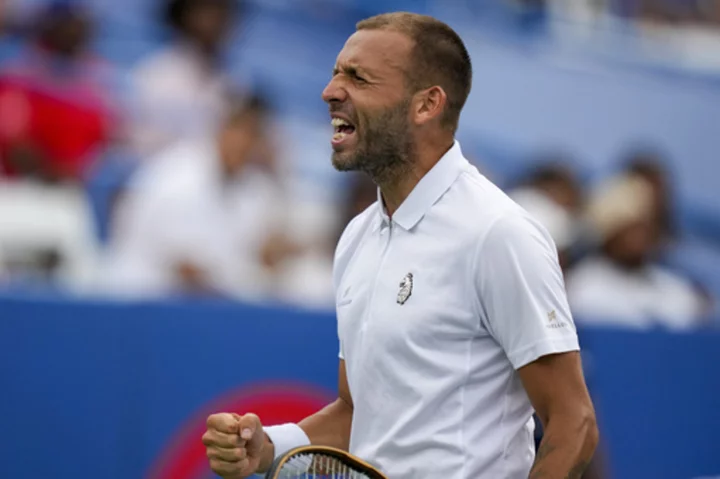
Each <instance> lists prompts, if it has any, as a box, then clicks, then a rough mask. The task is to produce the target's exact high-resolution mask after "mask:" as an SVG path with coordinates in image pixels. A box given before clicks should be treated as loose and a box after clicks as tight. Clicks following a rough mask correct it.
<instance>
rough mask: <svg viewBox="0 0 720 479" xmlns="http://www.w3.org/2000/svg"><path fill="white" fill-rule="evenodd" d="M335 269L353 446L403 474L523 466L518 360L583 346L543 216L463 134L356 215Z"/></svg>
mask: <svg viewBox="0 0 720 479" xmlns="http://www.w3.org/2000/svg"><path fill="white" fill-rule="evenodd" d="M408 273H411V274H412V279H411V280H410V279H409V275H408ZM334 282H335V287H336V298H337V299H336V301H337V315H338V335H339V338H340V344H341V348H340V349H341V351H340V357H341V358H344V359H345V364H346V368H347V377H348V383H349V386H350V391H351V394H352V398H353V402H354V415H353V423H352V433H351V438H350V452H351V453H354V454H356V455H358V456H360V457H363V458H365V459H367V460H369V461H371V462H373V463H376V464H379V465H380V466H381V467H382V468H383V469H384V470H385V471H386V472H387V474H388V476H389V477H392V478H393V479H436V478H439V477H442V478H445V479H496V478H503V479H520V478H523V479H526V478H527V475H528V472H529V470H530V468H531V466H532V462H533V459H534V442H533V427H534V426H533V421H532V417H531V416H532V413H533V409H532V406H531V404H530V401H529V399H528V397H527V394H526V392H525V390H524V388H523V387H522V383H521V381H520V379H519V375H518V373H517V369H519V368H521V367H522V366H524V365H526V364H528V363H530V362H532V361H534V360H535V359H537V358H539V357H541V356H543V355H546V354H550V353H557V352H565V351H574V350H578V349H579V346H578V340H577V334H576V331H575V327H574V324H573V320H572V318H571V316H570V312H569V308H568V304H567V301H566V298H565V292H564V285H563V278H562V274H561V272H560V268H559V265H558V262H557V253H556V248H555V245H554V244H553V242H552V240H551V239H550V237H549V235H548V233H547V232H546V231H545V230H544V229H543V227H542V226H540V225H539V224H538V223H537V222H536V221H535V220H533V219H532V218H531V217H530V216H529V215H528V214H527V212H526V211H525V210H523V209H522V208H520V207H519V206H518V205H517V204H515V203H514V202H512V201H511V200H510V199H509V198H508V197H507V196H506V195H505V194H504V193H503V192H502V191H500V189H498V188H497V187H496V186H495V185H493V184H492V183H491V182H490V181H489V180H487V179H486V178H485V177H484V176H482V175H481V174H480V173H479V172H478V171H477V169H476V168H475V167H473V166H471V165H470V163H469V162H468V161H467V160H466V159H465V158H464V157H463V155H462V152H461V150H460V146H459V144H457V143H456V144H455V145H454V146H453V148H452V149H451V150H450V151H449V152H448V153H447V154H446V155H445V156H444V157H443V158H442V159H441V160H440V162H439V163H438V164H437V165H436V166H435V167H434V168H433V169H432V170H431V171H430V172H428V174H427V175H426V176H424V177H423V178H422V180H421V181H420V183H419V184H418V185H417V186H416V187H415V189H414V190H413V191H412V192H411V194H410V196H409V197H408V198H407V199H406V200H405V202H404V203H403V204H402V205H401V206H400V208H399V209H398V210H397V211H396V212H395V214H394V215H393V218H392V220H389V219H388V218H387V216H386V215H385V213H384V211H383V209H382V208H381V207H380V205H379V203H377V202H376V203H375V204H374V205H372V206H371V207H370V208H368V209H367V210H366V211H365V212H363V213H362V214H360V215H359V216H358V217H357V218H355V219H354V220H353V221H352V222H351V223H350V225H349V226H348V227H347V229H346V231H345V232H344V234H343V236H342V238H341V240H340V242H339V244H338V248H337V252H336V260H335V272H334ZM401 283H402V285H401ZM408 293H409V295H408ZM403 299H405V302H404V304H400V302H402V300H403Z"/></svg>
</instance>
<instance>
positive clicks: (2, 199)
mask: <svg viewBox="0 0 720 479" xmlns="http://www.w3.org/2000/svg"><path fill="white" fill-rule="evenodd" d="M44 249H47V250H56V251H57V252H58V253H59V254H60V256H61V257H62V263H61V265H60V268H59V271H58V277H57V278H56V280H57V281H58V283H59V284H60V285H62V286H63V287H66V288H69V289H70V290H72V291H74V292H82V291H85V290H86V289H87V288H89V287H90V284H91V282H92V279H93V278H94V275H95V271H96V268H97V263H98V256H99V245H98V241H97V237H96V234H95V224H94V222H93V217H92V211H91V208H90V204H89V202H88V200H87V198H86V196H85V194H84V192H83V191H82V190H80V189H78V188H74V187H63V186H53V187H47V186H44V185H41V184H37V183H33V182H29V181H2V182H0V252H2V253H3V254H2V256H3V258H2V260H3V261H4V262H5V265H7V264H8V263H23V262H24V261H25V260H26V259H27V257H28V256H29V255H33V254H34V253H36V252H37V251H40V250H44ZM2 269H4V268H3V266H2V265H0V270H2ZM8 269H11V268H8Z"/></svg>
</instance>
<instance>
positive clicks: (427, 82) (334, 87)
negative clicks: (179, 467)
mask: <svg viewBox="0 0 720 479" xmlns="http://www.w3.org/2000/svg"><path fill="white" fill-rule="evenodd" d="M471 77H472V68H471V63H470V58H469V56H468V52H467V50H466V49H465V46H464V45H463V42H462V40H461V39H460V38H459V37H458V35H457V34H456V33H455V32H454V31H453V30H452V29H451V28H450V27H448V26H447V25H445V24H444V23H442V22H440V21H438V20H435V19H433V18H431V17H427V16H421V15H415V14H409V13H391V14H384V15H380V16H376V17H372V18H369V19H366V20H364V21H361V22H360V23H359V24H358V25H357V31H356V32H355V33H354V34H353V35H352V36H351V37H350V38H349V39H348V40H347V42H346V44H345V46H344V48H343V49H342V51H341V52H340V54H339V56H338V57H337V63H336V65H335V69H334V71H333V75H332V79H331V80H330V83H329V84H328V85H327V87H326V88H325V90H324V92H323V95H322V96H323V99H324V100H325V101H326V102H327V103H328V105H329V109H330V115H331V117H332V124H333V126H334V128H335V133H334V135H333V137H332V148H333V151H334V152H333V155H332V162H333V164H334V165H335V167H336V168H337V169H338V170H342V171H350V170H359V171H363V172H365V173H367V174H368V175H370V177H371V178H372V179H373V180H374V181H375V183H376V184H377V185H378V190H379V193H378V201H377V202H376V203H375V204H373V205H372V206H371V207H370V208H368V209H367V210H366V211H365V212H363V213H361V214H360V215H359V216H358V217H356V218H355V219H354V220H353V221H352V222H351V223H350V224H349V225H348V226H347V228H346V230H345V232H344V233H343V235H342V237H341V239H340V241H339V244H338V246H337V251H336V257H335V265H334V270H335V271H334V281H335V289H336V296H337V318H338V334H339V339H340V365H339V397H338V399H337V400H336V401H335V402H333V403H332V404H330V405H328V406H327V407H325V408H324V409H322V410H321V411H319V412H318V413H316V414H314V415H312V416H309V417H307V418H306V419H304V420H303V421H301V422H300V423H299V424H281V425H275V426H271V427H263V425H262V424H261V420H260V418H258V417H257V416H255V415H253V414H252V413H247V414H245V415H243V416H240V415H238V414H234V413H220V414H214V415H212V416H210V417H209V418H208V421H207V425H208V429H207V432H206V433H205V435H204V436H203V441H204V443H205V445H206V447H207V455H208V457H209V460H210V465H211V467H212V469H213V471H215V472H216V473H217V474H219V475H220V476H222V477H224V478H226V479H236V478H244V477H247V476H249V475H251V474H253V473H255V472H262V471H265V470H266V469H267V468H268V467H269V465H270V464H271V462H272V461H273V458H274V457H276V456H277V455H279V454H281V453H283V452H285V451H287V450H289V449H291V448H293V447H296V446H301V445H306V444H310V443H311V444H316V445H328V446H335V447H339V448H342V449H345V450H349V452H350V453H352V454H354V455H356V456H359V457H361V458H363V459H365V460H367V461H369V462H371V463H374V464H376V465H378V466H379V467H380V468H381V469H383V470H384V472H386V473H387V475H388V476H389V477H390V478H392V479H439V478H442V479H521V478H523V479H526V478H528V477H531V478H550V479H554V478H558V479H559V478H571V479H572V478H580V477H581V476H582V473H583V470H584V469H585V467H586V465H587V464H588V462H589V461H590V459H591V457H592V455H593V451H594V449H595V446H596V443H597V441H598V432H597V428H596V422H595V413H594V409H593V405H592V403H591V400H590V397H589V395H588V392H587V388H586V385H585V381H584V378H583V375H582V369H581V362H580V356H579V353H578V351H579V346H578V339H577V333H576V330H575V326H574V323H573V319H572V317H571V315H570V311H569V308H568V303H567V300H566V297H565V291H564V284H563V278H562V274H561V272H560V268H559V266H558V260H557V252H556V248H555V246H554V244H553V242H552V240H551V239H550V237H549V235H548V233H547V232H546V231H545V230H544V229H543V228H542V227H541V226H540V225H539V224H538V223H537V222H536V221H535V220H534V219H533V218H531V217H530V216H529V215H528V214H527V213H526V212H525V211H524V210H523V209H522V208H520V207H519V206H518V205H517V204H515V203H514V202H512V201H511V200H510V199H509V198H508V197H507V196H505V194H504V193H503V192H501V191H500V190H499V189H498V188H497V187H496V186H494V185H493V184H492V183H491V182H490V181H489V180H488V179H486V178H485V177H484V176H483V175H481V174H480V173H479V172H478V171H477V169H475V168H474V167H473V166H471V165H470V164H469V163H468V161H467V160H466V159H465V158H464V157H463V154H462V151H461V149H460V145H459V144H458V142H457V141H456V140H455V138H454V136H455V135H454V134H455V131H456V129H457V126H458V121H459V117H460V112H461V109H462V107H463V105H464V103H465V101H466V99H467V97H468V94H469V92H470V84H471ZM245 367H252V365H251V364H246V366H245ZM533 411H536V412H537V415H538V417H539V418H540V419H541V421H542V424H543V426H544V437H543V440H542V443H541V444H540V447H539V449H538V451H537V454H536V453H535V448H534V442H533V430H534V423H533V419H532V415H533Z"/></svg>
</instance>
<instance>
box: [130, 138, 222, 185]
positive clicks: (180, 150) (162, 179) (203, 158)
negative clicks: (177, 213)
mask: <svg viewBox="0 0 720 479" xmlns="http://www.w3.org/2000/svg"><path fill="white" fill-rule="evenodd" d="M212 154H213V152H212V149H211V148H210V146H209V145H206V144H205V143H204V142H191V141H184V142H179V143H176V144H174V145H172V146H169V147H167V148H165V149H164V150H162V151H161V152H160V153H158V154H156V155H155V156H153V157H152V158H149V159H148V160H147V162H146V163H144V164H143V165H142V166H141V167H140V169H139V171H138V172H137V174H136V175H135V178H134V179H133V182H132V190H133V191H134V192H135V193H140V194H143V195H149V196H153V197H157V198H159V197H164V196H166V195H171V196H174V197H177V198H184V197H188V196H189V195H190V194H191V193H192V192H193V191H194V190H195V189H196V188H195V187H194V185H197V184H199V183H200V182H202V181H203V179H205V178H206V177H207V175H206V174H205V173H206V171H205V170H207V169H208V166H209V165H210V164H212V162H211V161H207V160H208V159H209V158H212Z"/></svg>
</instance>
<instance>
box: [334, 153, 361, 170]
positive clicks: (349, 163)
mask: <svg viewBox="0 0 720 479" xmlns="http://www.w3.org/2000/svg"><path fill="white" fill-rule="evenodd" d="M332 165H333V166H334V167H335V169H336V170H338V171H356V170H357V169H358V168H357V164H356V161H355V158H354V156H353V155H352V154H350V153H349V152H344V153H342V152H339V151H335V152H333V154H332Z"/></svg>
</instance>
